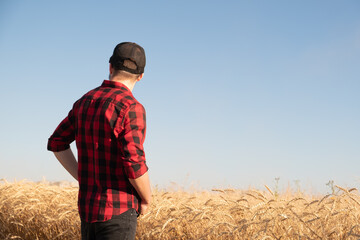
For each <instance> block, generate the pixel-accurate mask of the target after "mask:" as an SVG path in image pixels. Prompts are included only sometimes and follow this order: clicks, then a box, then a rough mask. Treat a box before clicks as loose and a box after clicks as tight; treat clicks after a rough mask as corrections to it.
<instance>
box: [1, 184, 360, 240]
mask: <svg viewBox="0 0 360 240" xmlns="http://www.w3.org/2000/svg"><path fill="white" fill-rule="evenodd" d="M336 188H337V190H338V191H337V192H336V193H334V194H329V195H325V196H308V195H306V194H304V193H301V192H297V193H291V192H290V191H287V192H285V193H282V194H277V193H275V194H274V193H273V191H272V190H271V189H270V188H268V187H267V189H268V190H266V191H258V190H254V189H249V190H237V189H213V190H212V191H192V192H190V191H188V192H186V191H181V190H177V191H165V190H159V189H153V203H152V206H151V211H150V212H149V213H148V214H146V215H144V216H141V217H140V218H139V221H138V228H137V234H136V239H261V240H265V239H269V240H270V239H297V240H299V239H359V238H360V196H359V194H358V191H357V190H356V189H355V188H353V189H345V188H342V187H340V186H336ZM77 191H78V189H77V187H71V186H58V185H54V184H49V183H46V182H41V183H33V182H26V181H20V182H7V181H6V180H2V181H1V182H0V239H31V240H32V239H41V240H42V239H80V221H79V217H78V213H77Z"/></svg>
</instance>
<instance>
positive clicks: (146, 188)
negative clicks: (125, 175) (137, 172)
mask: <svg viewBox="0 0 360 240" xmlns="http://www.w3.org/2000/svg"><path fill="white" fill-rule="evenodd" d="M129 181H130V183H131V184H132V185H133V186H134V188H135V189H136V192H137V193H138V194H139V195H140V198H141V206H140V213H141V214H145V213H146V212H147V211H148V208H149V206H150V203H151V187H150V180H149V174H148V172H146V173H144V174H143V175H142V176H140V177H138V178H135V179H131V178H129Z"/></svg>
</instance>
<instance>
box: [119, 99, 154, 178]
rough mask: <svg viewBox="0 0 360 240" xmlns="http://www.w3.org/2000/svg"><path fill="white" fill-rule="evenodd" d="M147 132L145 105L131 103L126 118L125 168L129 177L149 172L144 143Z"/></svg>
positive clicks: (136, 176) (124, 140)
mask: <svg viewBox="0 0 360 240" xmlns="http://www.w3.org/2000/svg"><path fill="white" fill-rule="evenodd" d="M145 134H146V113H145V109H144V107H143V106H142V105H141V104H139V103H135V104H132V105H130V107H129V110H128V111H127V113H126V114H125V119H124V135H122V147H123V150H124V156H125V158H124V161H123V164H124V169H125V172H126V174H127V177H128V178H131V179H135V178H138V177H140V176H142V175H143V174H144V173H146V172H147V170H148V167H147V165H146V160H145V152H144V148H143V143H144V141H145Z"/></svg>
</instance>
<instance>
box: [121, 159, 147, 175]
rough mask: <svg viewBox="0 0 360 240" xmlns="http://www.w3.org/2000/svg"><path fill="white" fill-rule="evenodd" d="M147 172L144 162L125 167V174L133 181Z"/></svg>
mask: <svg viewBox="0 0 360 240" xmlns="http://www.w3.org/2000/svg"><path fill="white" fill-rule="evenodd" d="M148 170H149V168H148V166H147V165H146V163H145V162H142V163H135V164H131V165H129V166H125V173H126V175H127V177H128V178H131V179H135V178H138V177H141V176H142V175H144V174H145V173H146V172H147V171H148Z"/></svg>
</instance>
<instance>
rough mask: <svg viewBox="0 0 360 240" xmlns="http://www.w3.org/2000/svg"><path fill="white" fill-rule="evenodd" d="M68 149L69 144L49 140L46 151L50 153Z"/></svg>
mask: <svg viewBox="0 0 360 240" xmlns="http://www.w3.org/2000/svg"><path fill="white" fill-rule="evenodd" d="M69 148H70V145H69V144H67V143H64V142H61V141H56V140H54V139H51V138H49V141H48V145H47V150H49V151H52V152H61V151H64V150H67V149H69Z"/></svg>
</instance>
